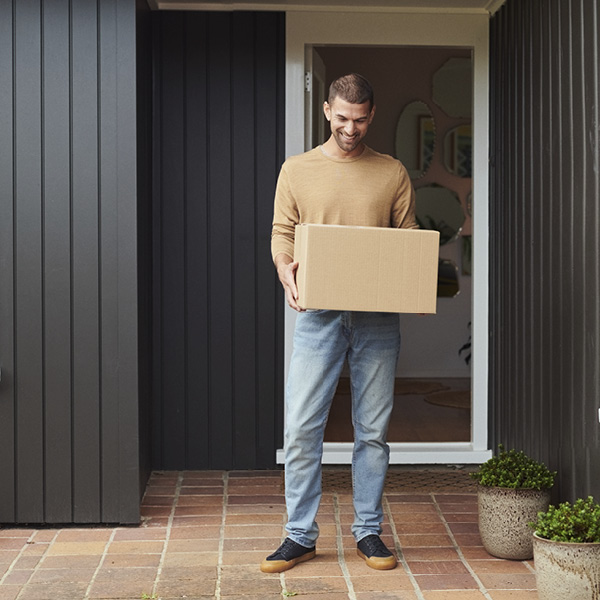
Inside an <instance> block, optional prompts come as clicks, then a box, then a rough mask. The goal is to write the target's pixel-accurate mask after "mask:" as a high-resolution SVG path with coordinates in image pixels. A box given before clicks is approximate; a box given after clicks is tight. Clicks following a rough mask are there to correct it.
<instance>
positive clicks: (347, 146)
mask: <svg viewBox="0 0 600 600" xmlns="http://www.w3.org/2000/svg"><path fill="white" fill-rule="evenodd" d="M333 137H334V139H335V141H336V143H337V145H338V146H339V147H340V149H341V150H343V151H344V152H352V151H353V150H355V149H356V148H357V147H358V145H359V144H360V143H361V141H362V136H361V135H359V134H357V135H354V136H352V137H351V138H347V137H346V136H345V135H344V134H343V133H341V132H339V131H334V133H333Z"/></svg>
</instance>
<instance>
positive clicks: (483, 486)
mask: <svg viewBox="0 0 600 600" xmlns="http://www.w3.org/2000/svg"><path fill="white" fill-rule="evenodd" d="M498 450H499V453H498V454H497V455H496V456H493V457H492V458H490V459H489V460H488V461H486V462H485V463H483V464H482V465H480V467H479V470H478V471H476V472H474V473H471V477H473V479H476V480H477V481H478V482H479V486H478V490H477V504H478V511H479V534H480V535H481V540H482V542H483V546H484V548H485V549H486V550H487V551H488V552H489V554H491V555H493V556H497V557H498V558H509V559H513V560H528V559H530V558H532V556H533V532H532V531H531V529H530V527H529V523H530V522H531V521H533V520H534V519H535V518H536V516H537V514H538V513H539V512H541V511H545V510H547V509H548V506H549V504H550V488H551V487H552V486H553V485H554V477H555V476H556V472H555V471H550V470H549V469H548V467H546V465H544V464H543V463H541V462H539V461H536V460H534V459H533V458H531V457H529V456H527V455H526V454H525V453H524V452H523V451H517V450H510V451H507V450H505V449H504V446H503V445H502V444H501V445H500V446H499V447H498Z"/></svg>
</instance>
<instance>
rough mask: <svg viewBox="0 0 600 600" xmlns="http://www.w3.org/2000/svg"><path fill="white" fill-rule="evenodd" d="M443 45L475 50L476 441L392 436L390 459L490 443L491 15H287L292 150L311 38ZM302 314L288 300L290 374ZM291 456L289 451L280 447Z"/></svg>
mask: <svg viewBox="0 0 600 600" xmlns="http://www.w3.org/2000/svg"><path fill="white" fill-rule="evenodd" d="M327 44H340V45H360V44H364V45H370V46H375V45H380V46H442V47H453V46H454V47H460V48H471V49H472V50H473V96H474V97H473V144H474V150H473V264H472V277H473V299H472V306H473V319H472V330H471V331H472V361H471V365H472V383H471V385H472V394H473V409H472V426H471V441H470V442H447V443H399V442H394V443H390V450H391V453H390V462H391V463H396V464H399V463H403V464H467V463H480V462H483V461H485V460H487V459H488V458H489V457H490V456H491V451H490V450H489V448H488V318H489V317H488V289H489V268H488V265H489V251H488V240H489V210H488V178H489V177H488V168H489V166H488V158H487V157H488V152H489V150H488V148H489V140H488V131H489V110H488V96H489V85H488V81H489V77H488V70H489V15H487V14H485V15H482V14H477V15H475V14H460V13H458V14H457V13H439V14H438V13H431V12H429V13H426V14H421V13H414V12H406V13H402V12H394V13H382V12H377V13H365V12H324V11H319V12H288V13H287V15H286V117H285V118H286V131H285V133H286V146H285V151H286V156H292V155H295V154H300V153H301V152H303V151H304V139H305V138H304V71H305V64H304V61H305V48H306V46H307V45H327ZM295 320H296V313H295V312H294V311H293V310H291V309H290V308H289V307H287V305H286V311H285V377H286V379H287V372H288V365H289V360H290V356H291V351H292V339H293V329H294V324H295ZM351 456H352V443H351V442H344V443H333V442H326V443H325V444H324V453H323V462H324V463H331V464H348V463H350V462H351ZM277 460H278V462H280V463H281V462H283V452H282V451H281V450H278V452H277Z"/></svg>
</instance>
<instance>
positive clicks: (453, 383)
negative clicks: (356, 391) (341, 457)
mask: <svg viewBox="0 0 600 600" xmlns="http://www.w3.org/2000/svg"><path fill="white" fill-rule="evenodd" d="M352 439H353V431H352V417H351V401H350V381H349V378H347V377H343V378H341V379H340V382H339V385H338V388H337V392H336V395H335V397H334V400H333V404H332V406H331V411H330V413H329V420H328V422H327V427H326V429H325V441H326V442H351V441H352ZM469 441H471V379H470V378H458V377H455V378H436V379H430V378H423V379H406V378H398V379H396V386H395V393H394V410H393V412H392V418H391V421H390V426H389V430H388V442H469Z"/></svg>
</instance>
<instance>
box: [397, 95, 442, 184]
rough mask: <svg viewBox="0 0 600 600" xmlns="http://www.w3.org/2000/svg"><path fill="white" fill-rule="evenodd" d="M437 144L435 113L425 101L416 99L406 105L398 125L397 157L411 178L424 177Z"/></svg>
mask: <svg viewBox="0 0 600 600" xmlns="http://www.w3.org/2000/svg"><path fill="white" fill-rule="evenodd" d="M434 144H435V126H434V123H433V115H432V114H431V110H430V109H429V106H427V104H425V102H421V101H420V100H416V101H415V102H411V103H410V104H408V105H407V106H405V107H404V110H403V111H402V114H401V115H400V118H399V119H398V125H397V126H396V158H397V159H398V160H399V161H400V162H401V163H402V164H403V165H404V166H405V167H406V169H407V170H408V174H409V175H410V177H411V179H418V178H419V177H423V175H425V172H426V171H427V169H428V168H429V165H430V164H431V160H432V158H433V149H434Z"/></svg>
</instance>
